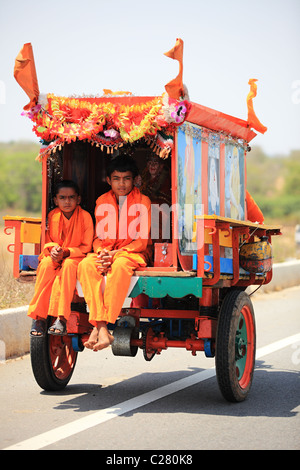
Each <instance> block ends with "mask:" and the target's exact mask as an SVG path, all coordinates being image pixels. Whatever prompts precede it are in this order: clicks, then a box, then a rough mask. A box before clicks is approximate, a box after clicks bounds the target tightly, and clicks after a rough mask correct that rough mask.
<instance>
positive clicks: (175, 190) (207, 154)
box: [5, 39, 280, 401]
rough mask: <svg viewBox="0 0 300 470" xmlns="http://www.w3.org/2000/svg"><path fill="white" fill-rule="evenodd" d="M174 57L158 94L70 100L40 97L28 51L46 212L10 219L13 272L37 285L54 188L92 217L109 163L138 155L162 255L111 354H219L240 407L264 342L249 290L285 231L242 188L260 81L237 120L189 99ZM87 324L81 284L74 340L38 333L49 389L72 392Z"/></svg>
mask: <svg viewBox="0 0 300 470" xmlns="http://www.w3.org/2000/svg"><path fill="white" fill-rule="evenodd" d="M166 55H167V56H168V57H171V58H173V59H175V60H178V62H179V67H180V68H179V74H178V76H177V77H176V78H175V79H174V80H172V81H171V82H169V83H168V84H167V85H166V86H165V89H166V92H165V93H163V94H162V95H161V96H142V97H141V96H134V95H133V94H131V93H129V92H112V91H111V90H104V92H103V94H102V95H101V96H93V97H91V96H80V97H77V96H76V97H75V96H73V97H68V98H67V97H61V96H55V95H54V94H48V95H42V94H40V92H39V88H38V83H37V78H36V72H35V67H34V59H33V53H32V48H31V45H30V44H26V45H24V47H23V49H22V50H21V52H20V54H19V55H18V57H17V59H16V65H15V78H16V80H17V81H18V82H19V84H20V85H21V86H22V87H23V89H24V90H25V91H26V93H27V94H28V96H29V98H30V103H29V104H28V105H27V106H25V108H24V114H26V115H27V116H28V117H29V118H30V119H31V120H32V122H33V123H34V127H33V130H34V132H35V133H36V135H37V136H38V137H39V138H40V140H41V143H42V145H41V149H40V153H39V155H38V156H37V159H38V160H39V161H40V162H41V165H42V175H43V176H42V178H43V184H42V188H43V189H42V217H41V219H33V218H21V217H9V216H7V217H5V226H6V228H5V230H6V232H7V233H8V231H9V230H11V229H12V228H14V229H15V243H14V246H9V250H11V251H12V252H13V253H14V276H15V277H16V278H18V279H19V280H23V281H25V280H29V279H33V280H34V279H35V273H36V268H37V265H38V254H39V252H40V249H41V247H42V246H43V244H44V240H45V230H46V225H47V214H48V212H49V211H50V210H51V209H52V208H53V207H54V206H53V197H52V196H53V188H54V185H55V184H56V183H57V182H58V181H59V180H61V179H73V180H75V181H76V182H77V183H78V185H79V187H80V190H81V194H82V206H83V208H84V209H86V210H88V211H89V212H90V213H91V214H93V212H94V207H95V201H96V199H97V197H98V196H99V195H101V194H102V193H104V192H105V191H107V185H106V180H105V167H106V164H107V162H108V161H109V160H110V159H111V158H118V156H119V155H123V154H124V153H125V154H126V155H131V156H132V157H133V158H134V159H135V161H136V163H137V165H138V168H139V171H140V178H139V180H137V183H136V184H137V185H138V186H139V187H140V189H141V191H142V192H145V194H147V195H149V197H150V198H151V199H152V202H153V206H155V207H156V209H157V210H156V212H155V210H154V211H153V218H154V217H156V220H153V222H152V223H153V227H152V228H153V232H151V234H152V240H153V246H154V254H153V260H152V263H151V265H149V266H147V267H146V268H141V269H140V270H137V271H136V272H135V274H134V276H133V277H132V281H131V285H130V288H129V291H128V294H127V295H128V297H127V300H126V305H124V307H123V309H122V311H121V312H120V315H119V318H118V320H117V322H116V324H115V325H110V328H111V329H112V330H113V335H114V342H113V344H112V352H113V354H114V355H117V356H135V355H136V354H137V351H138V350H139V349H140V350H141V351H142V353H143V355H144V358H145V360H146V361H150V360H151V359H153V357H154V356H156V355H158V354H160V353H161V352H162V351H163V350H165V349H167V348H172V347H176V348H183V349H185V350H187V351H190V352H191V353H192V354H193V355H196V353H197V352H199V351H203V352H204V354H205V355H206V356H207V357H215V362H216V373H217V379H218V383H219V387H220V390H221V392H222V394H223V396H224V397H225V398H226V399H227V400H229V401H241V400H244V399H245V398H246V396H247V394H248V392H249V389H250V387H251V383H252V378H253V371H254V363H255V341H256V334H255V318H254V311H253V306H252V303H251V300H250V297H249V295H248V294H247V293H246V292H245V290H246V288H247V287H248V286H250V285H257V286H258V287H259V286H261V285H262V284H267V283H268V282H270V280H271V278H272V253H271V237H272V235H278V234H280V229H279V228H278V227H273V226H267V225H264V223H263V216H262V214H261V212H260V210H259V208H258V207H257V206H256V204H255V202H254V201H253V199H252V198H251V196H250V195H249V193H248V192H247V190H246V159H247V158H246V157H247V152H248V151H249V150H250V147H249V142H250V141H251V140H252V139H253V138H254V137H255V135H256V134H255V132H254V131H253V130H252V129H255V130H258V131H259V132H265V130H266V128H265V127H264V126H263V125H262V124H261V123H260V122H259V121H258V119H257V117H256V115H255V113H254V110H253V98H254V97H255V95H256V83H255V82H256V80H250V81H249V84H250V92H249V95H248V97H247V105H248V120H247V121H245V120H242V119H237V118H235V117H232V116H229V115H226V114H223V113H221V112H219V111H216V110H213V109H209V108H207V107H204V106H202V105H200V104H197V103H194V102H192V101H190V99H189V96H188V93H187V89H186V87H185V86H184V85H183V83H182V71H183V68H182V56H183V42H182V40H180V39H178V40H177V41H176V45H175V47H174V48H173V49H172V50H171V51H169V52H168V53H166ZM151 159H154V160H155V159H159V168H160V172H159V175H158V177H157V179H156V180H155V184H152V183H151V181H150V180H147V162H148V161H149V160H151ZM162 188H163V189H162ZM151 191H152V193H151ZM158 196H160V198H159V197H158ZM155 230H156V233H154V232H155ZM24 243H32V244H33V245H34V253H33V254H32V255H29V256H28V255H27V256H25V255H24V254H23V244H24ZM103 282H105V279H104V281H103ZM53 320H54V319H53V318H48V321H49V323H51V322H53ZM91 329H92V326H91V325H90V324H89V322H88V313H87V307H86V304H85V301H84V298H83V294H82V290H81V286H80V285H79V284H77V290H76V292H75V293H74V298H73V303H72V313H71V316H70V318H69V320H68V323H67V331H68V334H67V335H66V336H53V335H45V337H31V360H32V368H33V372H34V375H35V378H36V380H37V382H38V384H39V385H40V386H41V387H42V388H43V389H45V390H59V389H62V388H64V387H65V386H66V385H67V383H68V382H69V380H70V378H71V375H72V373H73V370H74V366H75V363H76V357H77V354H78V352H80V351H83V349H84V346H83V343H84V341H85V339H86V338H87V337H88V335H89V334H90V332H91Z"/></svg>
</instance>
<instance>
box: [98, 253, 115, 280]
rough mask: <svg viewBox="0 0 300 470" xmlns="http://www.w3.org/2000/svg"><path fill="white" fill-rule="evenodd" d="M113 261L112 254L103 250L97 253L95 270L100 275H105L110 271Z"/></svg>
mask: <svg viewBox="0 0 300 470" xmlns="http://www.w3.org/2000/svg"><path fill="white" fill-rule="evenodd" d="M112 261H113V252H111V251H108V250H106V249H105V248H104V250H102V251H101V253H99V255H98V256H97V261H96V263H97V269H98V271H100V272H101V273H103V274H104V273H106V272H107V271H110V269H111V263H112Z"/></svg>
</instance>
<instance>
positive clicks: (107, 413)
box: [3, 333, 300, 450]
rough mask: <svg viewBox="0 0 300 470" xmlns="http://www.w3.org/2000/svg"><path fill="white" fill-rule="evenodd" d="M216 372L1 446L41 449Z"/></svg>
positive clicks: (267, 350)
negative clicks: (10, 444)
mask: <svg viewBox="0 0 300 470" xmlns="http://www.w3.org/2000/svg"><path fill="white" fill-rule="evenodd" d="M298 341H300V333H299V334H296V335H293V336H289V337H288V338H284V339H282V340H279V341H276V342H274V343H271V344H269V345H268V346H264V347H262V348H260V349H258V350H257V351H256V359H259V358H261V357H262V356H266V355H267V354H271V353H273V352H276V351H278V350H280V349H282V348H285V347H287V346H290V345H291V344H294V343H297V342H298ZM215 374H216V372H215V368H214V367H213V368H211V369H207V370H203V371H201V372H198V373H196V374H192V375H190V376H189V377H185V378H183V379H180V380H176V381H175V382H172V383H170V384H168V385H164V386H163V387H160V388H157V389H156V390H152V391H151V392H147V393H143V394H142V395H139V396H138V397H134V398H131V399H130V400H126V401H124V402H122V403H118V404H117V405H115V406H113V407H110V408H106V409H104V410H101V411H97V412H95V413H93V414H90V415H88V416H85V417H84V418H80V419H77V420H76V421H72V422H71V423H68V424H65V425H63V426H59V427H57V428H55V429H52V430H51V431H47V432H44V433H42V434H39V435H38V436H35V437H32V438H30V439H26V440H24V441H21V442H18V443H17V444H14V445H12V446H9V447H6V448H5V449H3V450H38V449H42V448H43V447H47V446H49V445H51V444H54V443H55V442H58V441H61V440H62V439H66V438H67V437H70V436H73V435H74V434H77V433H79V432H82V431H85V430H87V429H90V428H92V427H94V426H98V425H99V424H101V423H105V422H106V421H109V420H110V419H113V418H115V417H116V416H120V415H123V414H125V413H128V412H129V411H132V410H135V409H137V408H140V407H141V406H145V405H147V404H148V403H152V402H153V401H156V400H159V399H161V398H164V397H166V396H168V395H171V394H172V393H176V392H178V391H179V390H183V389H185V388H187V387H191V386H192V385H195V384H197V383H200V382H203V381H204V380H207V379H210V378H211V377H214V376H215Z"/></svg>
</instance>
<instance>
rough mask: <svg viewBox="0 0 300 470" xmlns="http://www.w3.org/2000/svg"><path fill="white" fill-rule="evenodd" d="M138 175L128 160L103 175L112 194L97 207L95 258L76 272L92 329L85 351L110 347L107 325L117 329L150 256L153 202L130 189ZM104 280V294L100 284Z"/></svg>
mask: <svg viewBox="0 0 300 470" xmlns="http://www.w3.org/2000/svg"><path fill="white" fill-rule="evenodd" d="M137 174H138V170H137V167H136V164H135V162H134V160H132V159H131V158H130V157H128V156H120V157H116V158H115V159H114V160H112V161H111V163H110V165H109V167H108V171H107V182H108V183H109V184H110V186H111V190H110V191H108V192H107V193H105V194H102V196H100V197H99V198H98V199H97V201H96V209H95V216H96V235H95V238H94V243H93V249H94V253H91V254H89V255H88V256H87V257H86V258H85V259H84V260H82V261H81V263H80V264H79V266H78V279H79V282H80V284H81V286H82V290H83V294H84V297H85V300H86V302H87V304H88V307H89V311H90V315H89V321H90V323H92V325H94V329H93V331H92V333H91V335H90V338H89V339H88V341H87V342H86V343H85V344H84V346H85V347H87V348H89V349H93V350H94V351H98V350H100V349H104V348H106V347H108V346H109V345H110V344H111V343H112V342H113V336H112V335H111V334H110V333H109V331H108V329H107V323H115V321H116V319H117V318H118V316H119V313H120V311H121V308H122V306H123V303H124V300H125V298H126V294H127V292H128V288H129V284H130V280H131V277H132V275H133V272H134V270H135V269H136V268H138V267H140V266H146V265H147V263H148V261H149V253H150V249H151V247H150V245H151V243H152V242H151V239H150V235H149V234H150V224H151V202H150V199H149V198H148V197H147V196H144V195H143V194H141V193H140V191H139V190H138V189H137V188H136V187H135V186H134V179H135V177H136V176H137ZM104 274H106V285H105V289H104V293H103V294H102V290H101V283H102V281H103V275H104Z"/></svg>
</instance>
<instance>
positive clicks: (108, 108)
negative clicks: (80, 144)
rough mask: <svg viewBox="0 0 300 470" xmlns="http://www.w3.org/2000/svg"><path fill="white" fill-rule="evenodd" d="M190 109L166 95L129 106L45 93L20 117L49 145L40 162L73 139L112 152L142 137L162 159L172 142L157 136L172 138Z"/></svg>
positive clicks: (186, 104) (44, 150) (42, 152)
mask: <svg viewBox="0 0 300 470" xmlns="http://www.w3.org/2000/svg"><path fill="white" fill-rule="evenodd" d="M189 109H190V103H189V102H188V101H187V100H184V101H181V102H179V101H176V100H173V99H171V98H169V97H168V95H167V94H166V93H164V95H163V96H158V97H155V98H153V99H149V100H148V101H145V102H140V103H137V104H132V105H130V106H129V105H126V104H122V103H121V102H118V101H116V102H113V101H109V100H108V101H103V102H99V100H98V101H97V100H91V99H88V98H87V99H85V98H79V99H78V98H74V97H70V98H67V97H60V96H55V95H54V94H48V95H47V96H46V97H45V95H40V97H39V102H38V104H37V105H36V106H34V108H32V109H30V110H29V111H27V112H23V113H22V114H23V115H27V116H28V117H29V118H30V119H31V120H32V121H33V122H34V126H33V130H34V132H35V133H36V135H37V136H38V137H40V138H41V140H42V141H43V142H44V143H45V142H47V143H48V145H46V146H44V147H43V148H42V149H41V151H40V154H39V157H38V158H39V159H41V158H43V156H45V155H46V154H47V153H51V152H53V151H55V150H56V149H57V147H60V148H61V146H62V145H64V144H65V143H71V142H75V141H76V140H87V141H89V142H91V143H92V144H96V145H97V146H101V147H102V146H105V147H107V148H108V149H113V148H118V147H120V146H121V145H123V144H124V143H133V142H135V141H137V140H140V139H141V138H144V139H145V140H146V141H148V142H149V139H150V141H151V142H154V141H155V146H156V149H161V150H163V153H162V155H161V156H162V157H163V158H165V157H166V156H167V154H168V152H169V151H170V149H171V148H172V145H171V143H170V142H171V140H172V139H171V140H170V139H168V142H166V143H162V139H161V137H159V138H157V133H158V132H160V131H163V132H164V133H165V134H168V135H173V134H174V131H175V127H177V126H178V125H180V124H182V123H183V122H184V121H185V119H186V118H187V115H188V112H189ZM112 151H113V150H112ZM158 153H160V152H158Z"/></svg>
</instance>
